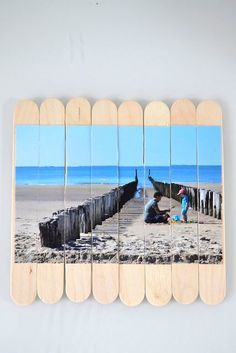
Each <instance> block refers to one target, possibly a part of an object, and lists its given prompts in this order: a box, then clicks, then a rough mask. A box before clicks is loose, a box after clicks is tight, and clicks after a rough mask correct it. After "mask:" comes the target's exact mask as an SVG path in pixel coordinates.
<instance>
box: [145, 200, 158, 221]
mask: <svg viewBox="0 0 236 353" xmlns="http://www.w3.org/2000/svg"><path fill="white" fill-rule="evenodd" d="M157 205H158V201H157V200H156V199H151V200H150V201H148V203H147V204H146V205H145V208H144V220H145V221H146V220H148V219H151V218H155V216H156V215H157V213H156V211H155V207H157Z"/></svg>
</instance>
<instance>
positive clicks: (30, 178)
mask: <svg viewBox="0 0 236 353" xmlns="http://www.w3.org/2000/svg"><path fill="white" fill-rule="evenodd" d="M135 169H137V175H138V179H139V185H140V186H142V185H144V181H145V184H146V185H149V180H148V173H149V170H150V174H151V176H152V177H153V178H154V179H155V180H158V181H162V182H170V180H171V181H172V182H180V183H184V182H196V181H197V170H196V166H191V165H186V166H184V165H175V166H172V167H171V173H170V168H169V167H154V166H146V167H145V170H144V168H143V167H119V168H118V167H116V166H94V167H92V168H91V167H67V170H66V174H67V176H66V180H67V184H68V185H76V184H86V183H90V182H92V183H94V184H117V183H118V180H119V184H125V183H127V182H129V181H132V180H133V179H134V177H135ZM170 174H171V179H170ZM198 175H199V182H202V183H221V166H199V168H198ZM64 180H65V168H64V167H40V168H38V167H16V184H17V185H63V184H64Z"/></svg>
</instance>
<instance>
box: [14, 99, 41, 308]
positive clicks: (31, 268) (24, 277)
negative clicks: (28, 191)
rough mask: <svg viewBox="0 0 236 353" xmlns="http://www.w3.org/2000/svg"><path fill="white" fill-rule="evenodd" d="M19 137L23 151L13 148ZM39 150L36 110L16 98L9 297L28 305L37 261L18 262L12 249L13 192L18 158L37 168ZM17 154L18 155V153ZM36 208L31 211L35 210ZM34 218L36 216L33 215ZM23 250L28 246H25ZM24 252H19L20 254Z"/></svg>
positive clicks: (32, 291) (33, 294)
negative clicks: (29, 132)
mask: <svg viewBox="0 0 236 353" xmlns="http://www.w3.org/2000/svg"><path fill="white" fill-rule="evenodd" d="M25 127H26V128H27V127H29V128H31V134H30V135H27V134H26V133H25V131H24V129H25ZM19 139H23V140H24V142H23V141H22V142H23V143H24V146H26V149H25V150H24V151H23V150H21V151H18V150H16V147H17V142H18V140H19ZM38 152H39V110H38V107H37V105H36V104H35V103H34V102H33V101H30V100H24V101H20V102H19V103H18V104H17V106H16V108H15V113H14V147H13V170H12V257H11V297H12V299H13V301H14V302H15V303H16V304H18V305H29V304H31V303H32V302H33V301H34V300H35V298H36V279H37V277H36V276H37V264H36V263H27V262H26V261H25V260H23V262H21V260H20V258H19V256H18V253H17V251H16V237H17V236H19V235H16V234H17V232H18V229H17V226H16V221H17V219H16V217H17V218H20V217H19V216H18V207H19V208H21V207H20V206H18V205H17V204H18V196H17V194H16V166H17V161H18V159H19V161H18V162H19V165H20V166H21V161H20V159H22V158H23V160H24V163H25V164H26V165H27V164H29V163H30V162H31V163H33V164H34V165H35V167H36V169H37V167H38ZM20 153H21V155H19V156H18V154H20ZM36 212H37V210H35V213H36ZM34 216H36V217H37V215H34ZM25 250H26V251H27V250H28V249H25ZM24 255H25V252H24V253H23V256H24Z"/></svg>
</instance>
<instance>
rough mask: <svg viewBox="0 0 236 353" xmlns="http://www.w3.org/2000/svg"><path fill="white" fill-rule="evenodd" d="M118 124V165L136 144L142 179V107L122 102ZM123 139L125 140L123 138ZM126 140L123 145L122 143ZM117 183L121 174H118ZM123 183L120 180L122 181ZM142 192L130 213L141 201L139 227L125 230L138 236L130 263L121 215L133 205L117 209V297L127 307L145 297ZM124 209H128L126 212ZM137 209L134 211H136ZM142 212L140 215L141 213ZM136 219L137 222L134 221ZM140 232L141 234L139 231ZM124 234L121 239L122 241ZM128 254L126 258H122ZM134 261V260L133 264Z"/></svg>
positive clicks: (123, 161)
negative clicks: (133, 257)
mask: <svg viewBox="0 0 236 353" xmlns="http://www.w3.org/2000/svg"><path fill="white" fill-rule="evenodd" d="M118 126H119V132H118V133H119V166H122V164H124V163H125V162H126V158H127V156H126V153H125V149H126V150H128V149H129V150H132V149H133V148H134V145H135V147H136V148H135V150H134V151H133V153H134V154H137V161H136V162H137V164H138V166H139V168H138V172H139V174H140V177H141V179H144V170H143V110H142V107H141V106H140V105H139V104H138V103H137V102H134V101H127V102H123V103H122V104H121V105H120V106H119V109H118ZM124 128H126V129H127V128H128V130H129V131H128V132H127V131H126V132H125V131H124ZM124 138H125V139H124ZM124 142H125V146H121V144H122V143H124ZM119 169H120V173H121V170H122V169H121V168H119ZM119 179H120V183H122V182H121V175H119ZM122 184H123V183H122ZM143 201H144V200H143V194H142V191H141V194H140V195H139V200H136V203H134V206H133V212H135V205H136V209H137V203H138V202H141V204H142V207H141V212H139V213H138V214H136V217H137V218H138V220H137V222H140V224H139V223H138V224H139V226H138V228H137V229H136V230H135V229H133V230H132V226H130V227H129V226H128V227H127V228H128V232H129V231H130V232H131V233H132V235H133V236H134V237H135V236H136V237H137V241H136V243H140V246H139V250H138V254H135V257H137V259H136V260H135V261H134V262H133V261H131V260H130V256H129V255H128V256H127V255H125V251H124V250H123V245H122V244H123V243H124V242H125V237H126V235H125V232H127V229H124V230H123V228H122V215H123V218H124V216H125V215H127V216H128V213H126V212H132V208H131V210H130V211H129V209H128V208H127V207H128V202H127V203H126V204H125V205H124V206H123V207H124V210H122V209H121V210H120V213H119V257H120V266H119V273H120V277H119V280H120V299H121V300H122V302H123V303H125V304H126V305H129V306H135V305H138V304H140V303H141V302H142V300H143V299H144V296H145V277H144V266H145V265H144V224H143V205H144V203H143ZM126 210H127V211H126ZM136 212H137V211H136ZM140 213H141V214H140ZM137 222H136V224H137ZM138 233H140V234H138ZM122 237H124V240H122ZM126 257H128V260H125V258H126ZM135 262H136V263H135Z"/></svg>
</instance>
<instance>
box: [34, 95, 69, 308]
mask: <svg viewBox="0 0 236 353" xmlns="http://www.w3.org/2000/svg"><path fill="white" fill-rule="evenodd" d="M54 134H56V138H55V141H54V139H53V136H54ZM50 139H51V141H50V143H51V148H49V144H48V142H49V140H50ZM55 163H58V164H56V165H59V166H60V167H61V175H60V177H61V182H60V183H61V186H60V187H59V188H58V196H57V197H58V203H59V205H60V206H59V207H60V208H61V209H64V189H65V109H64V105H63V104H62V102H61V101H59V100H58V99H55V98H50V99H47V100H45V101H44V102H43V103H42V104H41V106H40V167H44V166H45V165H46V166H54V165H55ZM40 170H41V168H40ZM42 173H43V172H40V173H39V179H40V184H42V183H43V177H44V175H43V174H42ZM39 195H40V197H39V203H40V200H41V193H40V194H39ZM41 207H42V206H41ZM54 211H57V210H55V209H54V205H52V209H50V212H54ZM48 212H49V210H48ZM45 216H49V215H48V214H46V215H45ZM63 236H64V235H63V234H62V237H63ZM62 243H64V239H62ZM37 291H38V296H39V298H40V299H41V300H42V301H43V302H44V303H46V304H53V303H56V302H57V301H59V300H60V298H61V297H62V294H63V291H64V250H63V248H62V249H61V250H60V251H59V255H58V257H56V259H54V258H53V257H52V256H49V257H48V258H46V259H44V260H43V263H38V266H37Z"/></svg>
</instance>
